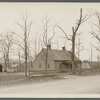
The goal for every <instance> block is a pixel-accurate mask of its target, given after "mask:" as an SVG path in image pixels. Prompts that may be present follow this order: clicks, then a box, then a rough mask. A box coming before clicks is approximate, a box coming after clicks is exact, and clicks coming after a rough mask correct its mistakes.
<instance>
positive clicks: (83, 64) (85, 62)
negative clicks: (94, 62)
mask: <svg viewBox="0 0 100 100" xmlns="http://www.w3.org/2000/svg"><path fill="white" fill-rule="evenodd" d="M85 68H91V66H90V63H89V62H88V61H83V62H82V69H85Z"/></svg>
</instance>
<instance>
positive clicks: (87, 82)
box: [0, 75, 100, 96]
mask: <svg viewBox="0 0 100 100" xmlns="http://www.w3.org/2000/svg"><path fill="white" fill-rule="evenodd" d="M92 93H93V94H96V93H97V94H99V93H100V75H95V76H76V77H70V78H68V77H66V79H63V80H55V81H49V82H41V83H30V84H26V85H18V86H12V87H5V88H1V89H0V95H2V94H9V95H12V94H16V96H18V95H20V94H31V95H33V96H34V95H35V94H45V95H46V94H92Z"/></svg>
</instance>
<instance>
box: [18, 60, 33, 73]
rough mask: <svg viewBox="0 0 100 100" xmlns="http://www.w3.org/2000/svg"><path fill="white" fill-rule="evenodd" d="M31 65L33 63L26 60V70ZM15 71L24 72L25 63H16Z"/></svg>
mask: <svg viewBox="0 0 100 100" xmlns="http://www.w3.org/2000/svg"><path fill="white" fill-rule="evenodd" d="M32 65H33V62H32V61H28V62H27V66H28V68H27V70H28V71H29V70H30V68H31V67H32ZM17 72H25V63H21V64H18V65H17Z"/></svg>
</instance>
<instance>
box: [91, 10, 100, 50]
mask: <svg viewBox="0 0 100 100" xmlns="http://www.w3.org/2000/svg"><path fill="white" fill-rule="evenodd" d="M94 15H95V17H96V18H97V22H96V23H93V26H92V27H91V32H90V34H91V35H92V36H93V37H94V38H95V39H96V40H97V41H98V42H99V43H100V13H99V12H97V11H96V12H95V13H94ZM99 43H98V44H99ZM92 46H93V47H94V48H95V49H96V50H97V51H99V52H100V47H99V46H100V45H98V46H95V45H92Z"/></svg>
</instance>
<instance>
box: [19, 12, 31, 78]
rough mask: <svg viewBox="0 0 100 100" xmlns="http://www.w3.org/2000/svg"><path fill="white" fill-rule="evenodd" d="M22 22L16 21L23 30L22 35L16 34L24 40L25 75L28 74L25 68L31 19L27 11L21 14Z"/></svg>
mask: <svg viewBox="0 0 100 100" xmlns="http://www.w3.org/2000/svg"><path fill="white" fill-rule="evenodd" d="M21 19H22V23H20V22H17V25H18V26H19V27H20V28H21V30H22V32H23V36H20V35H18V34H17V35H18V36H19V37H20V38H21V39H22V41H23V42H24V55H25V76H26V77H27V74H28V68H27V62H28V42H29V41H28V40H29V35H30V31H31V26H32V21H31V20H29V15H28V14H27V12H25V14H24V15H23V16H22V18H21Z"/></svg>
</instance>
